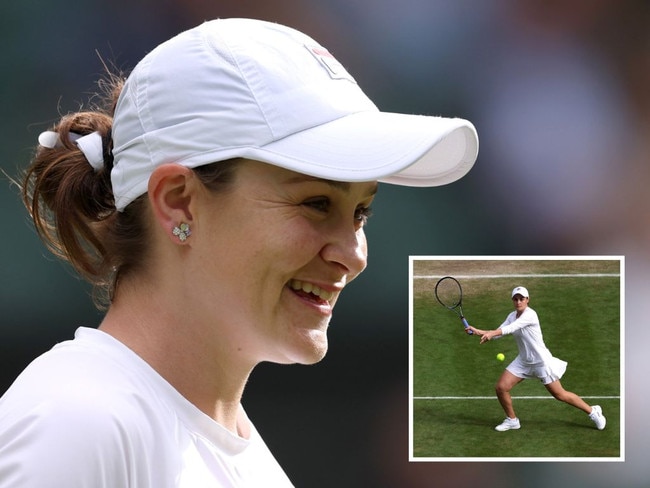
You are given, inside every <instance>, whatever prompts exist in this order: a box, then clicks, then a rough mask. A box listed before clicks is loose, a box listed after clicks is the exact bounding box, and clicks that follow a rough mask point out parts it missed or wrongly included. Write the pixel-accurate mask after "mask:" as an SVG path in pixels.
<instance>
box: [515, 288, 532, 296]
mask: <svg viewBox="0 0 650 488" xmlns="http://www.w3.org/2000/svg"><path fill="white" fill-rule="evenodd" d="M515 295H521V296H522V297H524V298H530V295H528V290H527V289H526V288H525V287H523V286H518V287H516V288H515V289H514V290H512V297H513V298H514V296H515Z"/></svg>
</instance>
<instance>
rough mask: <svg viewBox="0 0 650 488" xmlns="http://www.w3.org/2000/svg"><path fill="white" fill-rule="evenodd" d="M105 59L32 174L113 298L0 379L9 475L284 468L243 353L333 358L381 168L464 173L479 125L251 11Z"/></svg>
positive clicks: (67, 478)
mask: <svg viewBox="0 0 650 488" xmlns="http://www.w3.org/2000/svg"><path fill="white" fill-rule="evenodd" d="M112 81H113V83H112V84H111V85H110V86H109V87H108V88H109V92H110V93H111V94H112V95H113V97H112V98H110V99H109V100H108V102H109V103H108V107H107V108H106V109H105V110H92V109H91V110H89V111H86V112H78V113H71V114H67V115H65V116H63V118H62V119H61V120H60V121H59V122H58V123H57V124H56V125H54V126H53V127H51V128H50V129H49V130H48V131H46V132H44V133H43V134H41V136H40V137H39V145H38V147H37V149H36V153H35V157H34V160H33V162H32V165H31V166H30V168H29V170H28V172H27V175H26V177H25V182H24V185H23V196H24V199H25V203H26V205H27V207H28V209H29V210H30V212H31V215H32V218H33V220H34V222H35V225H36V229H37V230H38V232H39V234H40V235H41V237H42V238H43V239H44V240H45V242H46V243H47V244H48V245H49V246H50V247H51V248H52V249H53V250H55V252H57V254H58V255H60V256H62V257H63V258H65V259H67V260H68V261H69V262H70V263H71V264H72V265H73V266H74V267H75V268H76V269H77V271H78V272H79V273H80V274H81V275H82V276H84V277H85V278H87V279H88V280H89V281H90V282H91V283H92V284H94V285H95V286H96V287H97V290H98V296H102V293H105V296H107V297H108V299H107V302H106V306H107V312H106V315H105V317H104V318H103V321H102V322H101V324H100V325H99V328H98V329H94V328H87V327H82V328H79V329H78V330H77V332H76V334H75V337H74V339H73V340H69V341H67V342H63V343H61V344H59V345H57V346H55V347H54V348H53V349H52V350H50V351H49V352H47V353H45V354H44V355H43V356H41V357H39V358H38V359H36V360H35V361H34V362H33V363H32V364H30V365H29V366H28V367H27V368H26V369H25V370H24V372H23V373H22V374H21V375H20V376H19V377H18V379H17V380H16V381H15V382H14V384H13V385H12V386H11V387H10V388H9V390H8V391H7V392H6V394H5V395H4V396H3V397H2V399H0V487H13V488H18V487H24V488H27V487H29V488H33V487H42V486H52V485H53V484H55V485H56V486H64V487H66V488H75V487H93V488H109V487H110V488H115V487H122V488H125V487H133V488H135V487H137V488H171V487H192V488H196V487H202V488H207V487H234V486H247V487H262V486H264V487H266V486H269V487H271V486H272V487H275V488H278V487H284V486H291V481H290V478H289V477H288V476H287V475H286V474H285V472H284V470H283V469H282V468H281V467H280V466H279V465H278V463H277V462H276V460H275V458H274V456H273V455H272V454H271V453H270V451H269V449H268V448H267V446H266V445H265V443H264V441H263V440H262V439H261V437H260V435H259V434H258V432H257V430H256V429H255V427H254V425H253V423H252V422H251V421H250V420H249V418H248V416H247V415H246V412H245V410H244V408H243V406H242V404H241V398H242V394H243V390H244V386H245V384H246V382H247V380H248V377H249V375H250V373H251V372H252V370H253V369H254V368H255V366H256V365H257V364H259V363H260V362H263V361H270V362H275V363H300V364H311V363H315V362H317V361H319V360H320V359H322V358H323V356H324V355H325V353H326V351H327V346H328V342H327V330H328V325H329V322H330V319H331V316H332V310H333V308H334V306H335V304H336V302H337V300H338V297H339V295H340V294H341V292H342V291H343V289H344V287H345V286H346V285H347V284H348V283H349V282H350V281H352V280H353V279H354V278H356V277H357V276H358V275H359V273H361V272H362V271H363V270H364V268H365V267H366V262H367V243H366V238H365V234H364V223H365V221H366V219H367V217H368V215H369V207H370V205H371V203H372V201H373V198H374V195H375V192H376V191H377V187H378V181H381V182H387V183H395V184H402V185H410V186H435V185H441V184H445V183H450V182H452V181H454V180H456V179H458V178H460V177H462V176H463V175H464V174H465V173H467V172H468V171H469V170H470V168H471V167H472V165H473V164H474V161H475V159H476V156H477V151H478V139H477V136H476V132H475V130H474V127H473V126H472V124H471V123H469V122H467V121H466V120H462V119H449V118H440V117H428V116H415V115H403V114H394V113H384V112H380V111H379V110H378V109H377V107H376V106H375V105H374V104H373V103H372V102H371V101H370V100H369V99H368V98H367V97H366V95H365V94H364V93H363V92H362V91H361V89H360V88H359V86H358V85H357V83H356V82H355V80H354V78H353V77H352V76H350V74H349V73H348V72H347V71H346V70H345V69H344V68H343V66H341V64H340V63H338V62H337V60H336V59H335V58H334V57H333V56H332V54H331V53H329V52H328V51H327V49H326V48H324V47H323V46H321V45H319V44H318V43H317V42H316V41H314V40H313V39H311V38H310V37H308V36H306V35H304V34H302V33H300V32H297V31H295V30H293V29H290V28H288V27H285V26H281V25H278V24H273V23H267V22H263V21H258V20H248V19H222V20H215V21H211V22H206V23H204V24H202V25H200V26H198V27H196V28H194V29H191V30H189V31H186V32H184V33H182V34H180V35H178V36H177V37H175V38H173V39H171V40H169V41H167V42H165V43H163V44H161V45H160V46H158V47H157V48H156V49H154V50H153V51H152V52H150V53H149V54H148V55H147V56H145V58H144V59H143V60H142V61H141V62H140V63H139V64H138V65H137V66H136V67H135V69H134V70H133V72H132V73H131V74H130V75H129V77H128V79H126V81H123V80H122V79H121V78H116V79H114V80H112ZM301 449H304V448H301Z"/></svg>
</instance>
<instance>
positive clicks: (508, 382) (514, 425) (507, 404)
mask: <svg viewBox="0 0 650 488" xmlns="http://www.w3.org/2000/svg"><path fill="white" fill-rule="evenodd" d="M521 381H523V378H520V377H518V376H515V375H514V374H512V373H511V372H510V371H508V370H507V369H506V370H505V371H504V372H503V373H502V374H501V377H500V378H499V381H497V384H496V387H495V391H496V394H497V398H498V399H499V403H500V404H501V407H502V408H503V411H504V412H505V414H506V419H505V420H504V421H503V422H502V423H501V424H499V425H497V426H496V427H495V430H498V431H499V432H503V431H506V430H510V429H518V428H519V427H520V424H519V419H518V418H517V415H516V414H515V409H514V407H513V406H512V397H511V396H510V390H512V388H513V387H514V386H515V385H516V384H517V383H519V382H521Z"/></svg>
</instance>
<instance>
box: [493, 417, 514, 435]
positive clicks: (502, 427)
mask: <svg viewBox="0 0 650 488" xmlns="http://www.w3.org/2000/svg"><path fill="white" fill-rule="evenodd" d="M520 427H521V424H520V423H519V419H518V418H514V419H511V418H510V417H506V419H505V420H504V421H503V422H501V423H500V424H499V425H497V426H496V427H495V428H494V430H498V431H499V432H505V431H506V430H511V429H518V428H520Z"/></svg>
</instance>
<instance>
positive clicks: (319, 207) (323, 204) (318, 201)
mask: <svg viewBox="0 0 650 488" xmlns="http://www.w3.org/2000/svg"><path fill="white" fill-rule="evenodd" d="M303 205H305V206H307V207H309V208H311V209H314V210H316V211H318V212H322V213H326V212H327V211H328V210H329V209H330V200H329V198H325V197H323V198H314V199H311V200H307V201H305V202H304V203H303Z"/></svg>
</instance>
